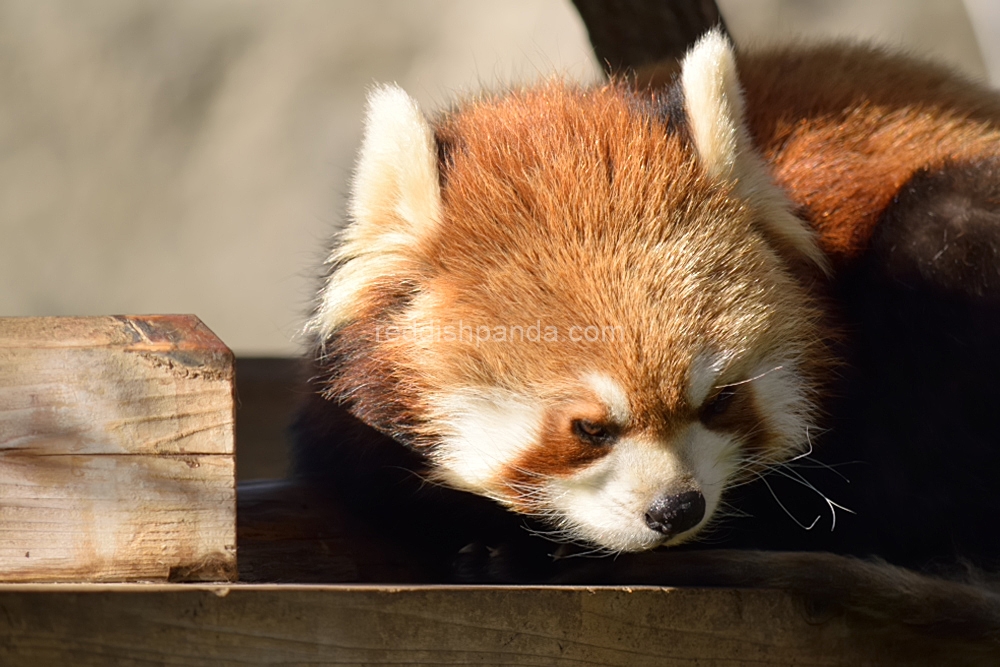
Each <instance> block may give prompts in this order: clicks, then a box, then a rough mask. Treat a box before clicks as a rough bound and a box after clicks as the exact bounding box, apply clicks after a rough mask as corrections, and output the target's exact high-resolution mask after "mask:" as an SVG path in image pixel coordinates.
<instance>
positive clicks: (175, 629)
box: [0, 585, 998, 667]
mask: <svg viewBox="0 0 1000 667" xmlns="http://www.w3.org/2000/svg"><path fill="white" fill-rule="evenodd" d="M997 657H998V656H997V655H996V653H995V649H994V648H993V647H990V646H979V647H976V646H969V645H964V644H959V643H954V642H941V641H940V640H937V641H931V640H927V639H922V638H921V637H920V636H919V635H918V634H916V633H912V632H907V631H906V630H905V629H900V628H893V627H890V626H879V625H876V624H867V625H864V626H853V625H851V624H850V622H849V621H848V620H846V619H845V618H843V617H832V618H831V617H824V616H820V615H816V614H814V613H811V612H810V611H809V610H807V609H805V608H802V607H801V606H800V605H798V604H797V603H795V602H794V601H793V600H791V599H789V598H788V597H787V596H785V595H783V594H781V593H778V592H775V591H739V590H683V589H672V590H671V589H658V588H637V589H621V588H617V589H615V588H598V589H583V588H569V587H547V588H533V587H401V588H392V589H390V588H381V589H379V588H373V587H338V586H314V587H305V586H291V585H285V586H259V585H254V586H245V585H234V586H232V587H228V588H224V587H208V586H203V585H185V586H176V585H175V586H170V585H167V586H157V585H149V586H137V585H89V586H87V585H83V586H74V585H48V586H37V585H36V586H33V587H32V586H11V585H6V586H0V663H2V664H3V665H5V666H6V667H15V666H17V665H31V666H34V665H39V664H52V665H108V664H171V665H212V666H213V667H214V666H216V665H257V664H310V665H326V664H390V663H391V664H520V665H630V666H640V665H695V664H698V665H753V664H784V665H787V664H795V665H852V666H853V667H857V666H860V665H876V664H877V665H917V664H925V665H939V664H948V665H962V664H991V660H992V661H993V664H995V661H996V659H997Z"/></svg>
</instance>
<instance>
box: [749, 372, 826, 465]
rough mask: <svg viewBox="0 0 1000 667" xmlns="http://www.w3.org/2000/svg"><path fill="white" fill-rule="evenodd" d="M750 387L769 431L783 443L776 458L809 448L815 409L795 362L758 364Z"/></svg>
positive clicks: (780, 444)
mask: <svg viewBox="0 0 1000 667" xmlns="http://www.w3.org/2000/svg"><path fill="white" fill-rule="evenodd" d="M751 377H752V378H753V379H751V380H750V381H749V382H747V385H748V386H749V387H750V388H751V389H752V390H753V393H754V399H755V401H756V404H757V407H758V410H759V411H760V413H761V416H762V418H763V419H764V421H765V422H766V423H767V426H768V429H769V430H770V431H771V432H772V433H773V434H774V435H775V436H776V437H777V438H778V439H779V440H780V443H779V447H778V450H779V451H778V452H775V454H776V455H780V454H784V455H786V456H787V455H792V454H795V453H797V452H799V451H802V450H803V449H805V447H806V445H807V442H808V437H809V428H810V426H811V424H812V421H813V412H814V406H813V404H812V401H810V400H809V397H808V395H807V393H806V390H805V383H804V382H803V380H802V378H800V377H799V374H798V372H797V370H796V365H795V362H794V361H790V360H787V359H786V360H781V361H769V362H767V363H762V364H760V365H758V366H757V367H756V368H755V369H754V370H753V373H752V375H751Z"/></svg>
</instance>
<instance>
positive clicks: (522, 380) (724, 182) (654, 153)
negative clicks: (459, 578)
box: [311, 33, 1000, 550]
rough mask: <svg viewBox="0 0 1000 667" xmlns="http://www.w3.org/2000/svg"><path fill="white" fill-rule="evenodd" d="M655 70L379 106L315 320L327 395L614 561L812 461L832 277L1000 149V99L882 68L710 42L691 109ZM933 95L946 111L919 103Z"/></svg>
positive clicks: (379, 97) (686, 70)
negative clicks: (667, 515) (673, 498)
mask: <svg viewBox="0 0 1000 667" xmlns="http://www.w3.org/2000/svg"><path fill="white" fill-rule="evenodd" d="M737 66H738V67H739V71H737V69H736V68H737ZM656 76H657V75H656V73H655V72H654V73H653V74H651V75H649V78H648V82H649V84H650V86H651V88H649V89H647V88H644V87H643V86H641V85H640V86H638V87H631V86H629V85H626V84H624V83H612V84H608V85H604V86H599V87H596V88H579V87H576V86H574V85H572V84H567V83H562V82H558V81H551V82H548V83H545V84H542V85H540V86H538V87H535V88H529V89H524V90H516V91H512V92H509V93H507V94H503V95H497V96H484V97H481V98H478V99H472V100H468V101H466V102H464V103H460V104H458V105H456V106H455V107H454V108H453V109H452V110H450V111H449V112H447V113H445V114H443V115H442V116H440V117H439V118H437V119H436V120H434V121H433V122H430V121H427V120H424V117H423V116H422V115H421V114H420V112H419V110H418V109H417V107H416V104H415V103H414V102H413V101H412V100H410V99H409V98H408V97H406V96H405V94H404V93H402V91H400V90H398V89H396V88H379V89H377V90H376V91H375V92H374V93H373V96H372V100H371V102H370V105H369V117H368V120H367V124H366V135H365V140H364V143H363V146H362V150H361V156H360V158H359V167H358V172H357V175H356V178H355V186H354V191H353V194H352V204H351V218H352V222H351V224H350V225H349V226H348V228H347V230H346V231H345V233H344V238H343V242H342V244H341V245H340V246H339V247H338V249H337V250H335V251H334V253H333V256H332V260H331V263H332V266H333V267H334V271H333V273H332V276H331V277H330V279H329V282H328V284H327V286H326V288H325V289H324V291H323V293H322V295H321V299H320V305H319V307H318V310H317V314H316V316H315V318H314V319H313V324H312V327H311V330H312V331H313V333H314V335H315V336H316V354H317V358H318V360H319V363H320V365H321V366H323V367H324V368H325V369H326V372H327V374H326V375H325V377H327V378H328V381H327V385H326V387H325V395H326V396H328V397H329V398H330V399H331V400H335V401H338V402H342V403H344V404H346V405H348V406H349V408H350V409H351V411H352V412H353V413H354V414H355V415H356V416H358V417H360V418H361V419H362V420H364V421H366V422H367V423H369V424H370V425H372V426H374V427H376V428H378V429H379V430H381V431H383V432H385V433H387V434H389V435H391V436H392V437H393V438H396V439H397V440H399V441H400V442H402V443H404V444H406V445H407V446H409V447H412V448H414V449H416V450H418V451H420V452H423V453H425V454H426V455H427V457H428V458H429V460H430V461H431V462H432V464H433V466H434V468H435V475H436V477H437V478H438V480H439V481H443V482H445V483H447V484H450V485H452V486H456V487H459V488H463V489H466V490H471V491H474V492H476V493H480V494H483V495H486V496H488V497H490V498H493V499H495V500H497V501H498V502H500V503H501V504H504V505H506V506H508V507H510V508H512V509H514V510H516V511H519V512H523V513H526V514H530V515H533V516H538V517H541V518H543V519H544V520H546V521H547V522H548V523H549V525H550V527H551V529H552V531H553V535H554V536H556V537H558V538H560V539H566V540H572V541H583V542H587V543H590V544H592V545H596V546H597V547H600V548H603V549H607V550H642V549H648V548H651V547H653V546H656V545H658V544H660V543H662V542H663V541H664V540H665V539H666V540H668V543H670V544H676V543H679V542H682V541H685V540H687V539H690V538H691V537H693V536H695V535H696V534H697V533H698V531H699V530H700V529H701V528H703V527H704V526H705V525H707V524H708V523H710V522H711V520H712V517H713V515H714V514H715V512H716V510H717V508H718V507H719V505H720V502H721V499H722V496H723V494H724V492H725V490H726V488H728V487H729V486H731V485H732V484H734V483H736V482H738V481H740V480H741V479H744V478H746V477H747V476H752V475H754V474H755V472H756V471H759V470H760V469H761V468H762V467H766V466H769V465H774V464H777V463H779V462H781V461H785V460H788V459H790V458H792V457H794V456H795V455H797V454H798V453H799V452H801V451H803V450H804V449H805V448H806V447H807V446H808V439H809V433H810V430H811V429H813V428H814V426H815V424H814V422H815V420H816V417H817V411H818V410H817V404H818V401H819V400H821V398H822V394H823V390H824V387H823V384H822V378H824V377H825V376H827V375H828V374H829V364H830V359H829V350H828V344H827V343H828V339H829V330H828V328H827V327H828V325H827V322H826V320H825V314H824V310H823V308H822V304H821V300H820V298H819V297H818V296H817V291H818V290H817V289H816V287H817V285H818V284H819V283H820V281H822V280H823V275H824V272H826V271H828V270H829V268H830V265H831V263H832V264H833V265H834V266H836V263H837V262H839V261H842V260H843V259H844V258H845V257H849V256H850V255H851V253H854V252H856V251H857V249H858V248H859V247H862V245H863V243H864V242H865V240H866V238H867V237H865V234H868V233H870V228H871V224H873V223H872V221H873V220H875V219H876V218H877V216H878V214H879V212H880V211H881V209H882V208H884V207H885V206H886V205H887V204H888V202H889V201H890V200H891V198H892V196H893V193H894V192H895V190H896V189H898V188H899V186H900V185H901V184H902V183H903V182H904V181H905V180H906V179H907V178H909V176H910V175H911V174H913V173H914V172H915V171H916V170H917V169H919V168H921V167H922V166H924V165H925V164H937V163H940V162H941V161H943V160H946V159H948V158H949V157H962V156H968V155H973V154H976V152H977V151H978V152H979V153H984V152H986V151H987V150H993V151H995V150H996V146H997V141H998V138H1000V136H998V134H997V132H996V130H994V129H993V127H995V126H994V125H991V124H990V123H992V122H994V121H993V120H987V118H989V119H996V118H1000V113H997V112H996V110H995V108H994V106H995V103H994V102H992V98H988V97H987V96H986V95H985V94H984V93H982V92H980V91H978V90H976V89H974V88H972V87H970V86H964V87H963V85H962V84H954V83H951V82H950V81H951V80H950V79H945V78H942V77H941V76H939V74H938V73H937V71H936V70H933V69H932V68H930V69H927V68H925V69H921V68H919V67H917V66H914V65H911V64H910V63H908V61H905V60H900V59H897V58H893V57H889V56H884V55H882V54H878V53H873V52H871V51H870V50H865V49H850V48H843V47H839V48H837V49H827V50H826V51H823V50H822V49H821V50H820V51H817V52H815V53H813V52H805V53H804V54H801V53H795V54H794V55H789V54H780V53H779V54H762V55H753V54H749V55H745V56H744V55H740V56H738V57H737V56H734V53H733V51H732V49H731V47H730V45H729V43H728V42H727V41H726V40H725V39H724V38H723V37H722V36H720V35H718V34H716V33H713V34H710V35H709V36H708V37H706V38H705V39H704V40H703V41H701V42H700V43H699V44H698V46H696V47H695V48H694V49H693V50H692V52H691V53H690V54H689V55H688V56H687V57H686V58H685V59H684V62H683V66H682V70H681V73H680V77H679V82H678V83H677V84H675V85H673V88H672V89H671V90H672V94H673V95H674V97H675V98H678V97H679V98H680V99H682V104H681V106H680V107H678V108H670V105H669V104H668V103H667V102H665V101H664V100H663V98H662V97H661V96H660V88H657V86H658V85H660V84H659V83H657V78H656ZM914 76H915V77H917V79H918V81H917V83H911V82H910V80H909V77H914ZM852 77H853V78H854V79H859V78H860V79H863V81H864V82H865V83H866V85H868V89H866V90H869V92H866V93H864V94H861V93H855V92H853V91H855V90H856V89H857V86H856V82H852V80H851V79H852ZM865 77H866V78H865ZM921 81H922V82H923V83H925V84H927V85H932V84H933V85H937V87H938V89H939V90H940V92H941V98H940V100H936V101H934V102H926V101H924V102H921V103H920V104H917V103H915V102H914V101H912V99H911V97H910V93H909V92H908V91H909V90H910V88H911V86H914V85H920V82H921ZM935 82H936V83H935ZM660 83H662V84H663V85H667V84H666V83H665V82H660ZM741 84H742V85H741ZM870 90H876V91H877V94H876V93H872V92H870ZM744 94H745V99H744V97H743V96H742V95H744ZM873 96H874V98H875V99H873ZM963 105H964V106H963ZM959 106H962V108H964V109H965V110H966V111H965V112H962V113H960V112H959V111H958V110H957V108H958V107H959ZM675 107H676V105H675ZM817 109H818V110H819V111H821V112H822V111H824V110H826V109H829V113H819V112H816V110H817ZM852 124H857V125H858V126H859V127H861V128H863V129H864V131H863V132H853V133H852V132H851V126H852ZM873 128H878V129H873ZM845 146H846V148H847V149H848V150H846V152H845ZM793 211H794V212H795V213H796V214H799V215H801V216H803V218H804V220H803V219H800V218H798V217H796V216H795V215H793ZM807 223H808V224H807ZM814 230H816V231H814ZM830 260H832V262H831V261H830ZM588 327H590V329H588ZM574 331H575V332H576V333H577V334H580V333H581V332H583V331H589V332H591V333H594V335H593V336H591V337H590V338H586V337H580V336H577V337H575V338H574V337H573V335H572V334H573V332H574ZM602 332H611V336H610V337H608V336H605V335H604V334H603V333H602ZM598 334H600V335H598ZM725 388H728V389H727V391H728V392H730V393H731V394H732V398H731V405H729V406H728V407H727V409H726V410H725V411H720V414H715V413H713V412H712V410H711V405H712V400H713V399H714V398H715V396H716V395H717V394H718V393H719V392H720V391H722V390H723V389H725ZM580 420H583V421H585V422H586V423H588V424H599V425H602V427H603V426H606V427H607V429H608V433H612V434H613V438H612V439H611V440H613V442H612V441H611V440H607V441H603V440H602V441H601V442H598V443H596V444H595V443H594V442H586V441H584V440H582V439H581V437H579V433H578V431H577V430H574V429H575V427H574V424H575V423H577V422H579V421H580ZM692 490H696V491H700V492H701V493H702V494H703V495H704V496H705V499H706V508H707V510H706V516H705V518H704V520H703V521H702V522H701V523H700V524H699V525H698V526H696V527H695V528H693V529H691V530H689V531H687V532H685V533H683V534H680V535H673V536H670V537H669V538H665V537H664V536H663V535H661V534H659V533H657V532H655V531H653V530H651V529H650V528H648V527H647V526H646V524H645V521H644V519H643V516H644V513H645V512H646V511H647V508H648V507H649V506H650V503H651V502H652V501H653V500H655V499H656V498H657V497H659V496H662V495H667V494H677V493H682V492H686V491H692Z"/></svg>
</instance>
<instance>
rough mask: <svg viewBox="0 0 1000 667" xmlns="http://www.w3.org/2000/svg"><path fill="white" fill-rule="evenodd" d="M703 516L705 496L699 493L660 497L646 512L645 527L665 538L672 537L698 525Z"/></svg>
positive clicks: (686, 492)
mask: <svg viewBox="0 0 1000 667" xmlns="http://www.w3.org/2000/svg"><path fill="white" fill-rule="evenodd" d="M704 516H705V496H703V495H701V492H700V491H685V492H684V493H679V494H677V495H676V496H660V497H659V498H657V499H656V500H655V501H653V504H652V505H651V506H650V508H649V511H647V512H646V517H645V518H646V525H647V526H649V527H650V528H652V529H653V530H655V531H656V532H658V533H663V534H664V535H666V536H667V537H673V536H674V535H677V534H679V533H683V532H684V531H685V530H690V529H691V528H694V527H695V526H697V525H698V522H699V521H701V520H702V518H704Z"/></svg>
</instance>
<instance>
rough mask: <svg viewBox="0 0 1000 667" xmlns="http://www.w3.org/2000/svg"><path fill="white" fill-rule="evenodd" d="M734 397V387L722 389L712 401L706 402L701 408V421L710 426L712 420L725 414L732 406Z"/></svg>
mask: <svg viewBox="0 0 1000 667" xmlns="http://www.w3.org/2000/svg"><path fill="white" fill-rule="evenodd" d="M735 397H736V387H734V386H728V387H723V388H722V389H721V390H720V391H719V393H717V394H716V395H715V396H714V397H713V398H712V400H710V401H708V402H707V403H706V404H705V406H704V407H702V409H701V421H702V422H704V423H705V424H707V425H709V426H710V425H711V421H712V420H713V419H716V418H718V417H721V416H722V415H724V414H726V412H727V411H728V410H729V408H730V407H731V406H732V405H733V399H734V398H735Z"/></svg>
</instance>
